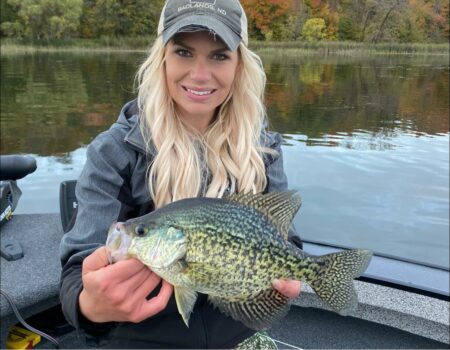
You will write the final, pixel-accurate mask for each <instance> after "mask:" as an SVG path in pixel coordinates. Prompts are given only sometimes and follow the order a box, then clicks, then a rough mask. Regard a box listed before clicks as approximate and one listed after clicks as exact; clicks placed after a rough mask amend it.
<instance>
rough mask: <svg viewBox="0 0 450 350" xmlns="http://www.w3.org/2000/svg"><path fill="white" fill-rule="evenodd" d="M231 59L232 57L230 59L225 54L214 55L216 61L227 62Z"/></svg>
mask: <svg viewBox="0 0 450 350" xmlns="http://www.w3.org/2000/svg"><path fill="white" fill-rule="evenodd" d="M229 58H230V57H228V56H227V55H225V54H224V53H215V54H214V55H212V59H213V60H216V61H225V60H227V59H229Z"/></svg>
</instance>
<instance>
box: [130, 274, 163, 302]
mask: <svg viewBox="0 0 450 350" xmlns="http://www.w3.org/2000/svg"><path fill="white" fill-rule="evenodd" d="M149 272H150V274H149V276H148V277H147V278H146V279H145V280H144V281H143V282H142V284H141V285H139V286H137V288H136V289H135V291H134V293H133V295H134V296H135V297H136V300H139V299H145V298H147V296H148V295H149V294H150V293H151V292H152V291H153V289H155V288H156V287H157V286H158V285H159V284H160V283H161V277H159V276H158V275H156V274H155V273H154V272H152V271H150V270H149Z"/></svg>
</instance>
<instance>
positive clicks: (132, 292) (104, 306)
mask: <svg viewBox="0 0 450 350" xmlns="http://www.w3.org/2000/svg"><path fill="white" fill-rule="evenodd" d="M82 278H83V290H82V291H81V293H80V296H79V299H78V300H79V305H80V311H81V313H82V314H83V315H84V316H85V317H86V318H87V319H89V320H91V321H93V322H109V321H129V322H134V323H138V322H141V321H143V320H145V319H146V318H149V317H151V316H153V315H155V314H157V313H158V312H160V311H162V310H164V308H165V307H166V305H167V303H168V301H169V299H170V297H171V295H172V291H173V287H172V286H171V285H170V284H169V283H168V282H166V281H164V280H163V282H162V287H161V290H160V292H159V293H158V295H157V296H155V297H154V298H151V299H150V300H147V299H146V297H147V296H148V295H149V294H150V292H151V291H152V290H153V289H155V287H156V286H158V284H159V283H160V281H161V278H160V277H158V276H157V275H155V274H154V273H153V272H152V271H151V270H150V269H149V268H147V267H146V266H145V265H144V264H142V263H141V262H140V261H139V260H136V259H128V260H123V261H119V262H117V263H115V264H113V265H109V263H108V257H107V253H106V248H105V247H101V248H99V249H97V250H96V251H94V252H93V253H92V254H91V255H89V256H88V257H86V259H84V261H83V270H82Z"/></svg>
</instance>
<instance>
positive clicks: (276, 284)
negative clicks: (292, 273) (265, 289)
mask: <svg viewBox="0 0 450 350" xmlns="http://www.w3.org/2000/svg"><path fill="white" fill-rule="evenodd" d="M272 286H273V287H274V288H276V289H278V288H281V281H280V280H279V279H274V280H273V281H272Z"/></svg>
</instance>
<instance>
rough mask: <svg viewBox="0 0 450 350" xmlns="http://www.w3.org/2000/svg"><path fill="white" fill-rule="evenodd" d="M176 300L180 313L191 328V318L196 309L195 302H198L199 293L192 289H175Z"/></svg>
mask: <svg viewBox="0 0 450 350" xmlns="http://www.w3.org/2000/svg"><path fill="white" fill-rule="evenodd" d="M174 292H175V300H176V302H177V307H178V312H179V313H180V315H181V317H183V321H184V323H185V324H186V326H188V327H189V318H190V316H191V313H192V310H193V309H194V305H195V301H196V300H197V293H196V292H195V291H193V290H191V289H188V288H183V287H178V286H177V287H175V288H174Z"/></svg>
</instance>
